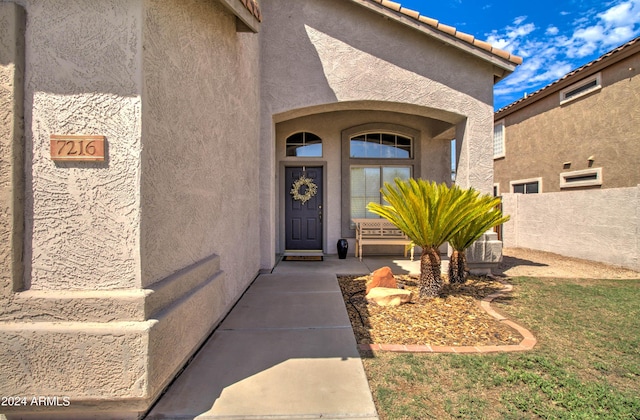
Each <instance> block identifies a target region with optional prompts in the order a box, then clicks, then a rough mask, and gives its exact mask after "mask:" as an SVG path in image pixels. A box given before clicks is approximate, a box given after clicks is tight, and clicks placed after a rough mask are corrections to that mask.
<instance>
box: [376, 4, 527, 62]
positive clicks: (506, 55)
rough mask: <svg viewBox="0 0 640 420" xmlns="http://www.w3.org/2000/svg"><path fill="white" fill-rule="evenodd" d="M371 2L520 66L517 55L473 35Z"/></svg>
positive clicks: (404, 10) (400, 8)
mask: <svg viewBox="0 0 640 420" xmlns="http://www.w3.org/2000/svg"><path fill="white" fill-rule="evenodd" d="M369 1H372V2H374V3H378V4H380V5H382V6H384V7H386V8H388V9H391V10H393V11H394V12H398V13H401V14H402V15H405V16H408V17H410V18H412V19H415V20H417V21H418V22H420V23H422V24H425V25H427V26H430V27H432V28H434V29H437V30H438V31H440V32H443V33H445V34H447V35H449V36H452V37H454V38H457V39H459V40H461V41H464V42H466V43H467V44H470V45H472V46H474V47H477V48H480V49H482V50H485V51H487V52H490V53H491V54H494V55H496V56H498V57H500V58H503V59H505V60H507V61H509V62H511V63H513V64H515V65H520V64H522V57H519V56H517V55H514V54H511V53H510V52H508V51H504V50H501V49H499V48H495V47H493V46H491V44H489V43H487V42H484V41H481V40H479V39H476V38H475V37H474V36H473V35H469V34H467V33H464V32H460V31H458V30H457V29H456V28H454V27H453V26H449V25H444V24H442V23H440V22H438V21H437V20H435V19H432V18H430V17H427V16H424V15H421V14H420V13H419V12H417V11H415V10H411V9H407V8H406V7H402V5H401V4H400V3H396V2H393V1H390V0H369Z"/></svg>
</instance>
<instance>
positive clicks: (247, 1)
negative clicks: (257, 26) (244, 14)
mask: <svg viewBox="0 0 640 420" xmlns="http://www.w3.org/2000/svg"><path fill="white" fill-rule="evenodd" d="M240 1H241V2H242V4H243V5H244V7H246V8H247V10H248V11H249V12H251V14H252V15H253V17H255V18H256V19H258V22H262V13H261V12H260V7H258V3H256V1H255V0H240Z"/></svg>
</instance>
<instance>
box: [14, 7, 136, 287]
mask: <svg viewBox="0 0 640 420" xmlns="http://www.w3.org/2000/svg"><path fill="white" fill-rule="evenodd" d="M17 3H19V4H21V5H23V6H24V7H25V9H26V11H27V31H26V40H27V45H26V62H27V68H28V71H27V73H26V81H25V86H26V92H25V94H26V100H25V109H26V112H25V121H26V130H25V132H26V133H25V134H26V142H25V145H26V159H25V161H26V164H25V165H26V184H27V185H26V191H27V194H26V216H25V219H26V220H25V230H26V232H27V237H26V240H25V242H26V246H25V271H26V278H25V280H26V285H27V286H28V287H30V288H31V289H34V290H35V289H41V290H47V289H49V290H50V289H67V290H68V289H117V288H127V287H135V286H136V285H138V284H139V263H138V261H137V252H136V250H137V248H138V236H139V230H138V226H139V210H138V207H139V201H138V193H137V192H138V190H139V185H138V179H139V176H140V172H139V168H140V167H139V153H140V121H141V120H140V112H141V99H140V95H141V86H140V77H139V75H140V72H141V68H140V61H141V60H140V57H139V55H138V54H139V51H141V48H140V42H141V39H140V34H141V32H140V28H141V18H140V7H139V4H138V3H137V2H131V1H128V0H115V1H110V2H103V1H99V0H65V1H56V2H43V1H36V0H21V1H17ZM51 134H86V135H104V136H106V138H107V142H108V159H107V161H106V162H104V163H57V164H56V163H54V162H53V161H52V160H51V158H50V152H49V136H50V135H51Z"/></svg>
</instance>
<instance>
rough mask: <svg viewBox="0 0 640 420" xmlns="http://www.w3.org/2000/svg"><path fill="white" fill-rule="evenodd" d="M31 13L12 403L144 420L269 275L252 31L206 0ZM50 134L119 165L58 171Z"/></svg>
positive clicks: (7, 301) (2, 322)
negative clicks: (39, 401)
mask: <svg viewBox="0 0 640 420" xmlns="http://www.w3.org/2000/svg"><path fill="white" fill-rule="evenodd" d="M19 3H20V4H22V5H24V7H25V10H26V19H27V24H26V28H27V31H26V40H27V45H26V51H27V54H26V59H25V61H26V68H27V70H26V74H27V80H26V82H25V86H26V89H25V91H26V98H25V100H24V105H25V109H26V112H25V118H24V121H25V123H26V130H25V132H26V133H25V138H26V152H25V154H26V158H25V161H26V180H27V185H26V189H25V190H24V191H25V194H26V211H25V214H26V219H27V220H26V235H25V242H26V245H25V260H26V261H25V267H26V271H27V273H26V279H27V284H26V287H25V289H26V290H20V291H16V292H13V291H11V292H10V293H9V292H7V293H5V294H6V295H7V296H2V298H3V299H2V302H1V303H2V305H1V306H0V394H1V395H14V393H15V392H19V393H21V394H24V395H66V396H69V397H70V398H71V400H72V401H73V407H71V408H69V409H68V410H67V411H65V412H64V413H62V414H61V412H60V410H59V409H57V407H53V408H51V407H49V408H48V412H47V414H44V415H43V416H44V417H49V415H62V416H64V417H65V418H72V417H73V416H76V417H78V418H89V417H91V418H93V417H94V415H98V414H101V415H103V416H104V417H105V418H128V417H133V418H137V417H138V416H139V415H140V414H141V413H142V412H144V410H146V409H147V408H148V407H149V405H150V404H151V403H152V402H153V401H154V399H155V398H156V397H157V396H158V394H159V393H160V392H161V391H162V389H163V387H164V386H166V385H167V384H168V383H169V381H170V380H171V379H172V378H173V376H174V375H175V374H176V373H177V372H178V370H179V369H180V367H181V366H182V365H183V364H184V363H185V362H186V360H187V359H188V358H189V357H190V356H191V355H192V354H193V352H194V351H195V349H197V348H198V346H199V344H201V343H202V342H203V340H204V339H205V338H206V337H207V336H208V334H209V333H210V332H211V330H212V328H214V327H215V325H216V323H217V322H218V321H219V320H220V319H221V317H222V316H223V315H224V314H225V313H226V312H227V311H228V310H229V308H230V307H231V306H232V305H233V303H234V302H235V301H236V300H237V299H238V298H239V296H240V294H241V291H243V290H244V288H245V287H246V286H247V285H248V284H249V282H250V281H251V280H252V279H253V278H254V277H255V275H256V273H257V271H258V268H259V248H258V242H259V241H258V228H257V223H258V222H257V219H258V216H257V214H258V204H257V203H258V200H257V197H256V196H257V188H258V187H257V177H258V169H257V167H258V164H257V161H258V116H257V114H258V106H259V105H258V93H259V89H258V74H259V69H258V62H259V61H258V41H257V35H252V34H238V33H237V32H236V25H235V17H234V16H233V15H232V14H231V13H230V12H229V11H228V10H227V9H225V8H223V7H221V6H220V5H219V4H218V2H215V1H214V2H212V1H208V0H193V1H188V2H186V1H179V0H173V1H152V0H138V1H134V0H113V1H105V0H88V1H87V0H77V1H74V0H60V1H39V0H21V1H20V2H19ZM2 5H3V6H4V3H3V4H2ZM2 22H3V21H2V20H0V25H2ZM2 30H4V28H3V27H0V31H2ZM7 39H8V38H7ZM3 41H5V38H4V37H3ZM14 44H15V45H13V47H16V46H19V45H18V44H16V43H15V42H14ZM14 53H15V51H14ZM0 58H2V59H3V61H4V60H5V55H4V53H2V54H1V55H0ZM3 65H4V63H3ZM1 70H2V73H0V75H2V77H4V75H5V73H6V74H9V72H5V68H4V67H3V68H2V69H1ZM7 77H8V76H7ZM1 86H3V87H4V86H5V84H4V79H3V84H2V85H1ZM14 95H15V96H16V98H17V99H16V98H9V99H8V100H9V101H14V105H15V103H19V102H21V98H18V96H19V94H15V93H14ZM2 98H3V100H4V95H3V96H2ZM9 111H10V112H16V111H15V107H13V108H11V109H10V110H9ZM9 117H11V116H9ZM4 128H5V127H4V126H3V129H4ZM19 134H20V133H18V135H19ZM50 134H97V135H104V136H106V138H107V143H108V146H107V156H108V157H107V160H106V161H105V162H104V163H57V164H56V163H54V162H53V161H52V160H51V158H50V157H49V136H50ZM4 144H5V143H4V140H3V143H2V145H3V146H4ZM3 151H4V150H3ZM3 156H4V154H3ZM3 162H4V161H3ZM6 178H7V176H5V175H1V176H0V182H6ZM0 185H2V186H3V187H4V186H5V184H0ZM10 186H11V187H16V186H18V187H19V184H16V183H13V184H12V185H10ZM9 229H11V228H9ZM9 229H7V230H9ZM2 233H4V231H2ZM3 252H4V249H3ZM217 254H220V256H218V255H217ZM3 257H4V254H3ZM3 263H4V261H3ZM3 268H4V266H3ZM3 292H5V290H3ZM70 378H71V379H70ZM34 410H45V411H47V408H29V407H27V408H25V407H18V408H15V407H14V408H10V409H7V410H5V408H4V407H3V409H2V410H0V411H2V413H3V414H4V413H8V412H13V413H15V412H19V413H20V414H19V415H20V416H22V415H23V414H24V413H25V412H26V413H29V412H32V411H34Z"/></svg>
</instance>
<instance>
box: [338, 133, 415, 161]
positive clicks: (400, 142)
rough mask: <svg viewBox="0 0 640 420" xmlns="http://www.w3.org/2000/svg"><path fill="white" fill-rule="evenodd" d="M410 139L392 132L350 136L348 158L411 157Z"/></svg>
mask: <svg viewBox="0 0 640 420" xmlns="http://www.w3.org/2000/svg"><path fill="white" fill-rule="evenodd" d="M411 140H412V139H411V138H409V137H405V136H400V135H398V134H392V133H366V134H359V135H357V136H354V137H351V139H350V142H349V143H350V144H349V149H350V152H349V157H350V158H356V159H358V158H364V159H411V158H412V157H413V150H412V147H411V146H412V141H411Z"/></svg>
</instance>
